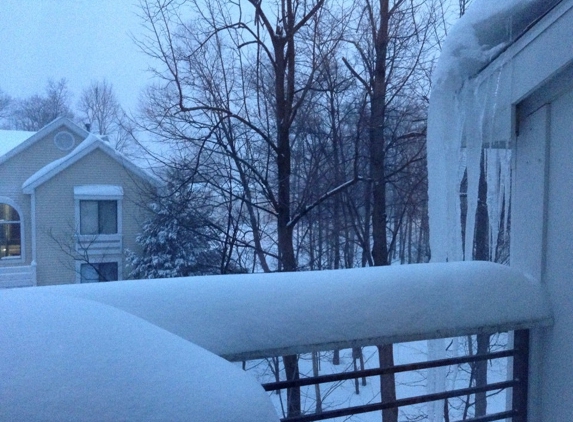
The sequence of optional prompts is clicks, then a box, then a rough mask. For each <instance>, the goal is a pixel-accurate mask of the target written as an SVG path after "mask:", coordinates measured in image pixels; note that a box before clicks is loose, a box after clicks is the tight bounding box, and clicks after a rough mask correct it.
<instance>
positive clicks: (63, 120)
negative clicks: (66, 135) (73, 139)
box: [0, 117, 89, 164]
mask: <svg viewBox="0 0 573 422" xmlns="http://www.w3.org/2000/svg"><path fill="white" fill-rule="evenodd" d="M60 125H64V126H65V127H66V128H67V129H68V130H69V131H71V132H73V133H74V134H75V135H77V136H79V137H80V138H83V139H85V138H87V137H88V136H89V132H88V131H86V130H85V129H82V128H81V127H79V126H78V125H77V124H75V123H74V122H72V121H71V120H70V119H68V118H67V117H58V118H56V119H54V120H52V121H51V122H50V123H48V124H47V125H46V126H44V127H43V128H42V129H40V130H39V131H37V132H36V133H35V134H33V135H32V136H30V137H29V138H28V139H26V140H25V141H24V142H22V143H21V144H20V145H18V146H16V147H15V148H13V149H11V150H10V151H8V152H7V153H6V154H4V155H3V156H1V157H0V164H2V163H4V162H6V161H8V160H9V159H10V158H12V157H14V156H15V155H18V154H19V153H21V152H22V151H24V150H26V149H28V148H29V147H31V146H32V145H34V144H35V143H36V142H38V141H39V140H40V139H42V138H44V137H45V136H46V135H47V134H48V133H50V132H52V131H53V130H55V129H56V128H57V127H59V126H60Z"/></svg>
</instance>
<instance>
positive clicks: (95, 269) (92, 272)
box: [80, 262, 119, 283]
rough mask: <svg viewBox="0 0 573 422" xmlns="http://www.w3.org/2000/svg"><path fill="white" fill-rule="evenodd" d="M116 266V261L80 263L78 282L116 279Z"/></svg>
mask: <svg viewBox="0 0 573 422" xmlns="http://www.w3.org/2000/svg"><path fill="white" fill-rule="evenodd" d="M117 268H118V266H117V262H100V263H97V264H82V265H81V266H80V282H82V283H97V282H100V281H116V280H117V279H118V278H119V277H118V270H117Z"/></svg>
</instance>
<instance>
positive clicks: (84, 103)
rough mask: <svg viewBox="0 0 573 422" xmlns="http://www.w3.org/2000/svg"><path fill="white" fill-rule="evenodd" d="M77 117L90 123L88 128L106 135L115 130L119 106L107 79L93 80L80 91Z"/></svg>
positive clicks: (119, 110) (119, 114)
mask: <svg viewBox="0 0 573 422" xmlns="http://www.w3.org/2000/svg"><path fill="white" fill-rule="evenodd" d="M78 111H79V115H78V118H79V119H81V120H83V121H84V123H86V124H88V125H90V130H91V131H92V132H95V133H100V134H102V135H108V134H110V133H112V132H115V131H116V130H117V124H118V119H119V117H120V116H121V107H120V106H119V103H118V101H117V99H116V96H115V93H114V91H113V85H112V84H111V83H109V82H108V81H107V80H105V79H103V80H102V81H93V82H92V83H91V84H90V85H89V86H88V87H87V88H85V89H84V90H83V91H82V94H81V96H80V99H79V102H78Z"/></svg>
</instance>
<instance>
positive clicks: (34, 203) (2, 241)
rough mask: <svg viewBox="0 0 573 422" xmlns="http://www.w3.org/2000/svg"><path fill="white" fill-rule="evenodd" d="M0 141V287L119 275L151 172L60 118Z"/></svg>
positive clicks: (132, 243) (132, 245)
mask: <svg viewBox="0 0 573 422" xmlns="http://www.w3.org/2000/svg"><path fill="white" fill-rule="evenodd" d="M0 145H1V146H0V287H22V286H35V285H48V284H65V283H79V282H89V281H103V280H121V279H123V278H125V277H126V276H127V274H128V269H127V268H126V261H125V252H126V250H133V251H137V250H138V245H137V244H136V242H135V237H136V234H137V233H138V232H139V230H140V227H141V223H142V221H143V219H144V218H145V215H146V214H145V209H144V207H142V204H143V203H144V202H145V199H144V193H145V192H148V188H149V187H151V186H157V181H156V180H155V179H154V177H152V176H151V175H150V174H148V173H147V172H145V171H144V170H142V169H141V168H140V167H138V166H137V165H135V164H134V163H133V162H131V161H130V160H129V159H127V158H126V157H125V156H123V155H122V154H121V153H119V152H118V151H116V150H114V149H113V148H112V147H111V145H110V144H109V143H108V142H107V141H106V140H104V139H102V138H100V137H99V136H96V135H94V134H91V133H89V132H87V131H85V130H84V129H82V128H80V127H79V126H77V125H76V124H75V123H73V122H71V121H70V120H68V119H66V118H58V119H56V120H54V121H52V122H51V123H49V124H48V125H46V126H45V127H44V128H42V129H41V130H40V131H38V132H36V133H33V132H12V131H0Z"/></svg>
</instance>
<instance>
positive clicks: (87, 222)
mask: <svg viewBox="0 0 573 422" xmlns="http://www.w3.org/2000/svg"><path fill="white" fill-rule="evenodd" d="M117 232H118V230H117V201H111V200H102V201H92V200H81V201H80V234H116V233H117Z"/></svg>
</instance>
